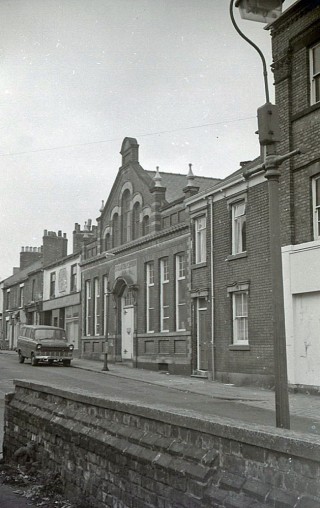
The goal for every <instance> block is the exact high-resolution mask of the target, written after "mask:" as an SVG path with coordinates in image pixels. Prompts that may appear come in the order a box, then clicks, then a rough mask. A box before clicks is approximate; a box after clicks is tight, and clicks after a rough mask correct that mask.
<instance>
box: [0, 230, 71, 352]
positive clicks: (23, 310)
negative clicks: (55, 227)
mask: <svg viewBox="0 0 320 508" xmlns="http://www.w3.org/2000/svg"><path fill="white" fill-rule="evenodd" d="M66 254H67V239H66V237H65V235H62V233H61V231H59V232H58V235H57V234H56V233H54V232H49V233H48V232H47V231H46V230H45V232H44V236H43V244H42V246H41V247H29V246H28V247H22V248H21V252H20V265H19V267H16V268H14V269H13V275H11V276H10V277H7V278H6V279H4V280H3V281H2V294H3V313H2V325H3V337H2V347H4V348H8V349H14V348H15V346H16V343H17V338H18V335H19V330H20V324H26V323H27V324H41V323H42V322H43V318H42V316H43V313H42V312H43V308H42V304H43V267H44V265H46V264H48V263H51V262H53V261H55V260H57V259H59V258H61V257H63V256H66Z"/></svg>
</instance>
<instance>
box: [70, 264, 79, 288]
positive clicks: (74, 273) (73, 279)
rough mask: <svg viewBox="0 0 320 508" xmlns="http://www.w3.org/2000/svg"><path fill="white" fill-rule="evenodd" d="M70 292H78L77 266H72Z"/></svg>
mask: <svg viewBox="0 0 320 508" xmlns="http://www.w3.org/2000/svg"><path fill="white" fill-rule="evenodd" d="M70 291H71V292H74V291H77V265H76V264H75V265H71V275H70Z"/></svg>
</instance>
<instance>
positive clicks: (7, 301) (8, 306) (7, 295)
mask: <svg viewBox="0 0 320 508" xmlns="http://www.w3.org/2000/svg"><path fill="white" fill-rule="evenodd" d="M5 307H6V310H8V309H10V289H7V292H6V305H5Z"/></svg>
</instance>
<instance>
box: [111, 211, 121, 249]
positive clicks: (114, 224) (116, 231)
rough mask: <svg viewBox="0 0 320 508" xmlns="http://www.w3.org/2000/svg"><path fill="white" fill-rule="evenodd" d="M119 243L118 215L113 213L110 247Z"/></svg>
mask: <svg viewBox="0 0 320 508" xmlns="http://www.w3.org/2000/svg"><path fill="white" fill-rule="evenodd" d="M119 244H120V231H119V215H118V214H117V213H115V214H114V216H113V219H112V247H117V246H118V245H119Z"/></svg>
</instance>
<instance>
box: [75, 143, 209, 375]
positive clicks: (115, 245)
mask: <svg viewBox="0 0 320 508" xmlns="http://www.w3.org/2000/svg"><path fill="white" fill-rule="evenodd" d="M138 149H139V146H138V143H137V141H136V140H135V139H133V138H125V139H124V141H123V143H122V147H121V156H122V164H121V167H120V169H119V172H118V175H117V178H116V180H115V182H114V185H113V187H112V189H111V192H110V194H109V196H108V198H107V201H106V204H105V205H103V206H102V208H101V210H100V211H101V215H100V217H99V218H98V219H97V222H98V229H97V232H98V233H97V238H96V240H94V241H92V242H91V243H88V244H87V245H86V246H85V248H84V251H83V256H82V262H81V272H82V292H83V298H82V315H83V338H82V354H83V356H84V357H86V358H101V355H102V353H103V352H104V348H105V339H106V337H108V339H109V340H108V343H109V355H110V359H111V360H115V361H122V362H126V363H129V364H131V365H133V366H136V367H141V368H149V369H154V370H164V371H169V372H172V373H177V374H178V373H186V374H191V372H192V341H191V331H192V324H191V299H190V247H191V244H190V242H191V233H190V222H189V218H188V217H187V216H186V210H185V200H186V199H187V198H188V197H189V196H190V195H192V194H194V193H197V192H198V191H199V190H202V189H204V188H206V187H208V186H211V185H214V184H215V183H216V182H217V179H214V178H203V177H201V178H200V177H195V176H194V175H193V173H192V168H191V166H190V167H189V169H188V171H187V172H186V173H187V174H186V175H180V174H170V173H164V172H160V171H159V170H158V168H157V170H156V171H148V170H145V169H143V168H142V166H141V165H140V163H139V156H138V155H139V153H138Z"/></svg>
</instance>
